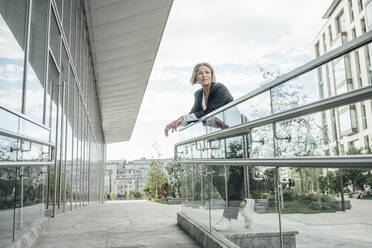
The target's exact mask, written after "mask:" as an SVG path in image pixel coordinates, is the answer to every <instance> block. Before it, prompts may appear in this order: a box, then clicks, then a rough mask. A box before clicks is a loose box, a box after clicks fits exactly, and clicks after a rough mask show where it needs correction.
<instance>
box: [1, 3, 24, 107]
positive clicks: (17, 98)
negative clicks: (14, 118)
mask: <svg viewBox="0 0 372 248" xmlns="http://www.w3.org/2000/svg"><path fill="white" fill-rule="evenodd" d="M25 17H26V1H21V0H18V1H16V0H1V1H0V37H1V39H0V105H3V106H6V107H9V108H11V109H13V110H15V111H18V112H21V110H22V109H21V106H22V88H23V86H22V85H23V64H24V43H25V39H24V33H25V21H26V20H25Z"/></svg>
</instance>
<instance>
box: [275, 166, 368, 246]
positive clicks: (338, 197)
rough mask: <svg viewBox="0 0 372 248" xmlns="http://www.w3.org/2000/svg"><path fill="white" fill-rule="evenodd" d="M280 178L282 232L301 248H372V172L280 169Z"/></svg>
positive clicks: (360, 170) (363, 170)
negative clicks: (288, 232)
mask: <svg viewBox="0 0 372 248" xmlns="http://www.w3.org/2000/svg"><path fill="white" fill-rule="evenodd" d="M280 178H281V193H280V197H281V200H282V202H281V204H280V208H281V217H282V228H283V230H284V231H291V232H297V233H298V234H297V235H296V245H297V247H310V246H311V247H325V244H327V247H361V248H364V247H365V248H367V247H370V245H371V242H372V238H371V235H370V230H369V228H367V227H368V226H369V225H371V224H372V217H371V215H370V209H371V208H372V201H371V199H372V192H371V179H372V171H371V170H365V169H353V168H350V169H341V170H340V169H333V168H321V169H318V168H280ZM341 178H342V182H341ZM341 185H342V186H341ZM341 192H343V196H344V197H343V199H344V201H342V194H341ZM342 202H344V208H345V211H343V207H342V206H343V204H342Z"/></svg>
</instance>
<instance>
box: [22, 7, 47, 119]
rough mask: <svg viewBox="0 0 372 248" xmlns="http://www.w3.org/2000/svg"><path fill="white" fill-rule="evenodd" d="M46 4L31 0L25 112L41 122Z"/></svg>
mask: <svg viewBox="0 0 372 248" xmlns="http://www.w3.org/2000/svg"><path fill="white" fill-rule="evenodd" d="M48 6H49V4H48V1H44V0H34V1H32V20H31V31H30V51H29V63H28V70H27V84H26V85H27V89H26V105H25V106H26V109H25V113H26V115H28V116H29V117H30V118H31V119H33V120H34V121H37V122H40V123H42V122H43V108H44V88H45V82H44V74H45V53H46V34H47V32H46V31H47V18H48V15H47V11H48Z"/></svg>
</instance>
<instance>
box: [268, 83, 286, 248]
mask: <svg viewBox="0 0 372 248" xmlns="http://www.w3.org/2000/svg"><path fill="white" fill-rule="evenodd" d="M270 109H271V114H273V113H274V107H273V93H272V89H270ZM272 127H273V150H274V151H273V152H274V157H277V153H276V142H275V137H277V135H276V125H275V122H274V123H273V124H272ZM274 172H275V174H276V175H275V176H276V178H275V180H274V182H275V187H276V193H277V195H276V201H277V204H276V206H277V210H278V219H279V235H280V248H283V234H282V218H281V213H280V212H281V211H280V196H279V194H280V193H281V192H280V189H279V184H280V182H279V167H276V170H274Z"/></svg>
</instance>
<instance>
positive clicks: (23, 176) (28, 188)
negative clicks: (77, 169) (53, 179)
mask: <svg viewBox="0 0 372 248" xmlns="http://www.w3.org/2000/svg"><path fill="white" fill-rule="evenodd" d="M17 170H18V176H19V177H18V178H17V190H16V211H15V216H16V218H15V239H18V238H19V237H21V236H23V235H24V234H25V233H27V232H29V231H30V230H31V229H32V228H33V227H35V226H37V225H38V224H40V223H41V222H42V221H43V219H44V211H45V190H44V183H45V171H46V168H43V167H27V168H20V169H17Z"/></svg>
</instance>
